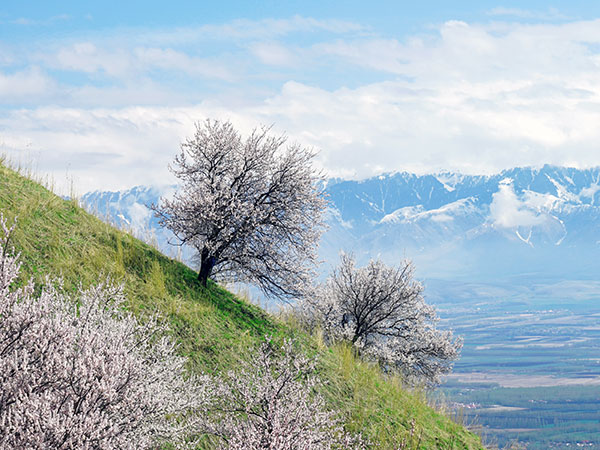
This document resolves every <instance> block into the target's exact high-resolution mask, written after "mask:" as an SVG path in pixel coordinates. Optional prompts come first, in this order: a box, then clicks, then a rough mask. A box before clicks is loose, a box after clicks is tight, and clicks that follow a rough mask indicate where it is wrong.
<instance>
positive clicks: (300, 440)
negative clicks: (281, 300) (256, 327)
mask: <svg viewBox="0 0 600 450" xmlns="http://www.w3.org/2000/svg"><path fill="white" fill-rule="evenodd" d="M214 382H215V385H216V387H215V394H216V396H217V401H216V403H215V404H214V405H213V408H214V411H215V413H214V416H213V419H214V421H213V424H212V429H211V432H212V433H213V434H216V435H217V436H220V437H221V438H222V439H223V443H222V446H221V448H223V449H230V450H242V449H244V450H254V449H256V450H258V449H272V450H301V449H302V450H303V449H307V450H308V449H311V450H320V449H323V450H325V449H332V448H359V446H360V444H359V440H358V439H356V438H353V437H351V436H350V435H348V434H346V433H345V432H344V429H343V427H342V422H341V418H340V417H339V415H337V414H336V413H334V412H332V411H328V410H327V409H326V408H325V402H324V400H323V397H321V395H319V394H318V393H317V392H316V391H315V387H317V385H318V384H319V383H320V381H319V379H318V378H317V377H316V374H315V361H314V360H310V359H308V358H307V357H306V356H304V355H302V354H301V353H299V352H297V351H296V350H295V349H294V344H293V342H292V341H291V340H287V341H285V342H284V344H283V345H282V346H281V348H277V347H276V346H275V345H274V344H273V342H272V341H271V340H270V339H267V341H266V342H265V343H264V344H262V345H261V347H260V349H259V351H258V354H257V355H255V356H254V357H253V358H252V360H251V361H249V362H245V363H243V364H242V366H241V368H240V369H239V370H237V371H232V372H229V374H228V376H226V377H223V378H218V379H215V380H214Z"/></svg>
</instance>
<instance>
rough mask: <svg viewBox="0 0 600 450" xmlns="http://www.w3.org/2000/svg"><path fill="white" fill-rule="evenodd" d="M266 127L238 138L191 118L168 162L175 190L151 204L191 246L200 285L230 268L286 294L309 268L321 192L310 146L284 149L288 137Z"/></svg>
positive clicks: (305, 278) (319, 226)
mask: <svg viewBox="0 0 600 450" xmlns="http://www.w3.org/2000/svg"><path fill="white" fill-rule="evenodd" d="M268 131H269V129H265V128H263V129H261V130H254V131H253V132H252V134H251V135H250V136H249V137H248V139H246V141H242V139H241V137H240V135H239V133H238V132H237V131H236V130H235V129H234V128H233V126H232V125H231V123H229V122H224V123H223V122H219V121H210V120H207V121H206V122H205V123H204V124H196V133H195V135H194V137H193V138H191V139H188V140H187V141H186V142H185V143H183V144H182V145H181V153H180V154H179V155H178V156H177V157H176V158H175V161H174V164H173V166H172V167H171V171H172V172H173V173H174V174H175V175H176V176H177V177H178V178H179V179H180V181H181V186H180V189H179V191H178V192H177V193H176V194H175V195H174V197H173V199H172V200H167V199H162V202H161V203H162V205H161V206H157V205H152V208H153V210H154V211H155V213H156V215H157V216H158V217H159V221H160V223H161V225H163V226H165V227H167V228H169V229H170V230H171V231H172V232H173V233H174V234H175V236H176V237H177V238H178V240H179V243H180V244H182V245H183V244H187V245H190V246H192V247H193V248H195V249H196V250H197V255H198V260H199V263H200V269H199V272H198V279H199V280H200V282H201V283H202V284H203V285H205V286H206V283H207V280H208V278H209V277H210V276H212V275H219V276H221V277H225V278H228V277H230V276H232V275H233V276H235V277H236V281H250V282H254V283H256V284H257V285H258V286H259V287H260V288H261V289H262V290H263V291H264V292H265V293H268V294H272V295H275V296H279V297H283V298H285V297H290V296H295V295H298V294H299V293H300V289H299V288H300V287H301V286H302V285H304V284H305V283H307V282H309V281H310V279H311V277H312V276H313V273H312V271H311V269H312V267H313V266H314V263H315V260H316V245H317V242H318V240H319V237H320V235H321V233H322V231H323V229H324V225H323V218H322V213H323V210H324V208H325V200H324V196H323V192H322V190H321V189H320V187H319V186H320V184H319V181H320V180H321V178H320V177H319V176H318V175H316V174H315V172H314V170H313V168H312V166H311V162H312V159H313V157H314V153H313V152H311V151H310V150H308V149H305V148H300V147H299V146H297V145H292V146H288V147H287V148H286V149H285V150H283V149H282V147H283V145H284V144H285V141H286V139H285V138H284V137H273V136H269V135H268Z"/></svg>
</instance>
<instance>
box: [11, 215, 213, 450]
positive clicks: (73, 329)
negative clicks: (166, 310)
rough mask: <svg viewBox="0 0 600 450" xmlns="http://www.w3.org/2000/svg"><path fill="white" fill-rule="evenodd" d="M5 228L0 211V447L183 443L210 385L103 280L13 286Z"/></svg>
mask: <svg viewBox="0 0 600 450" xmlns="http://www.w3.org/2000/svg"><path fill="white" fill-rule="evenodd" d="M11 231H12V228H9V227H7V225H6V221H5V220H4V218H3V217H2V215H0V233H2V232H3V235H2V234H0V448H3V449H9V448H10V449H13V448H53V449H67V448H69V449H72V448H79V449H91V448H102V449H132V448H149V447H153V446H155V445H156V444H157V443H160V442H163V441H165V440H170V441H171V442H175V441H179V442H180V443H182V444H183V441H184V439H186V435H187V432H188V431H189V430H191V429H193V428H194V427H196V426H197V423H194V421H195V420H197V419H194V417H196V418H199V417H201V415H198V414H188V412H190V411H196V412H197V411H198V410H200V409H201V408H202V407H203V405H204V401H205V400H206V398H207V397H208V391H207V385H206V384H202V383H199V380H197V379H194V378H188V379H187V380H184V377H183V376H184V363H185V359H184V358H181V357H179V356H177V355H176V354H175V345H174V343H173V341H172V340H171V339H170V338H169V337H167V335H166V334H165V331H166V328H165V326H163V325H162V324H160V323H159V322H158V321H157V320H154V319H150V320H148V321H146V322H144V323H142V322H140V321H138V320H137V319H136V318H135V317H134V316H132V315H131V314H129V313H126V312H124V311H123V309H122V303H123V301H124V297H123V293H122V290H121V289H120V288H119V287H115V286H112V285H111V284H110V283H108V282H107V283H103V284H100V285H98V286H97V287H92V288H90V289H87V290H83V289H79V292H78V293H77V294H76V295H74V296H69V295H67V294H65V293H64V292H62V291H61V289H60V286H58V287H56V286H55V284H56V283H54V285H53V284H52V283H50V282H47V283H46V285H45V286H43V287H42V288H41V293H39V295H36V294H35V292H36V288H35V286H34V284H33V282H32V281H28V282H27V283H26V284H24V285H23V286H21V287H16V286H15V285H16V284H17V283H16V280H17V277H18V275H19V269H20V263H19V261H18V255H14V253H13V251H12V250H11V249H10V248H9V247H10V243H9V241H10V234H11ZM198 420H199V419H198Z"/></svg>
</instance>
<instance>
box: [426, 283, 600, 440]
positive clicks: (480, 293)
mask: <svg viewBox="0 0 600 450" xmlns="http://www.w3.org/2000/svg"><path fill="white" fill-rule="evenodd" d="M459 285H460V283H452V284H449V283H445V282H440V281H430V282H429V290H430V297H431V298H432V300H433V301H435V303H436V304H437V307H438V310H439V311H440V315H441V316H442V317H443V318H444V325H446V326H450V327H452V328H453V329H454V330H455V331H456V332H457V334H460V335H463V337H464V347H463V351H462V356H461V359H460V360H459V361H458V362H457V363H456V365H455V369H454V372H453V374H452V375H450V376H449V377H447V378H446V380H445V383H444V385H443V386H442V389H441V392H442V393H443V394H442V395H443V397H444V399H445V401H446V402H447V403H448V405H449V407H450V408H452V409H453V410H454V411H455V413H456V414H458V415H459V416H460V417H461V420H463V421H464V422H465V423H466V424H470V426H472V427H473V428H474V429H477V430H478V432H479V433H481V434H482V435H483V436H484V437H485V440H486V442H488V443H491V444H496V445H498V446H499V447H500V448H502V447H503V446H506V445H508V444H510V443H513V442H516V441H518V442H519V443H520V444H521V445H522V446H525V447H526V448H528V449H540V450H541V449H547V448H560V449H562V448H565V449H566V448H593V449H597V448H600V304H599V302H598V300H599V299H600V294H599V293H598V291H597V284H596V283H594V282H593V281H586V280H581V281H568V282H567V281H563V282H555V281H546V282H543V281H542V282H531V283H528V284H527V285H528V286H532V287H529V288H519V287H518V286H519V285H517V284H514V285H513V286H512V287H511V288H507V287H506V285H500V284H497V285H491V284H484V283H482V284H476V283H474V284H464V285H462V287H460V286H459ZM514 286H517V287H514Z"/></svg>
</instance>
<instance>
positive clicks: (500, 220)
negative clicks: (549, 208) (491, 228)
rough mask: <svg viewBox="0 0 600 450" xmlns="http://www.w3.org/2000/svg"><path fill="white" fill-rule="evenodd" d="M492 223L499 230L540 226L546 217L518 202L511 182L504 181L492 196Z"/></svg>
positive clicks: (522, 202) (524, 203)
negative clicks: (499, 228)
mask: <svg viewBox="0 0 600 450" xmlns="http://www.w3.org/2000/svg"><path fill="white" fill-rule="evenodd" d="M490 218H491V220H492V223H493V224H494V225H496V226H499V227H501V228H519V227H532V226H535V225H541V224H542V223H544V222H545V221H546V217H545V216H544V215H542V214H540V213H538V212H536V211H534V210H532V209H531V208H529V206H528V204H527V203H526V202H524V201H522V200H520V199H519V198H518V197H517V195H516V194H515V191H514V189H513V186H512V180H510V179H506V180H503V182H501V183H500V185H499V186H498V192H496V193H494V194H493V195H492V203H491V204H490Z"/></svg>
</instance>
